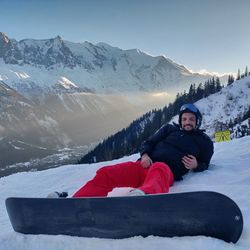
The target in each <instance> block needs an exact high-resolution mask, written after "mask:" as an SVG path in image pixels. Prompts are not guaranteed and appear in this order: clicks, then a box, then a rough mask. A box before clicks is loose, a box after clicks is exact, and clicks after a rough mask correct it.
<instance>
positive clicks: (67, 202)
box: [6, 191, 243, 243]
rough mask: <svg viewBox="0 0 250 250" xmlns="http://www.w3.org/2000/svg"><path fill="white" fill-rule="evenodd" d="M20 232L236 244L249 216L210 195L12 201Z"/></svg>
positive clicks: (9, 201)
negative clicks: (181, 238) (183, 238)
mask: <svg viewBox="0 0 250 250" xmlns="http://www.w3.org/2000/svg"><path fill="white" fill-rule="evenodd" d="M6 208H7V211H8V215H9V218H10V221H11V224H12V226H13V229H14V230H15V231H16V232H20V233H24V234H49V235H57V234H65V235H72V236H83V237H98V238H114V239H120V238H127V237H132V236H139V235H141V236H143V237H146V236H149V235H155V236H163V237H173V236H196V235H204V236H211V237H215V238H218V239H222V240H224V241H227V242H233V243H236V242H237V241H238V239H239V238H240V235H241V233H242V229H243V217H242V213H241V211H240V209H239V207H238V206H237V204H236V203H235V202H234V201H233V200H231V199H230V198H229V197H227V196H225V195H223V194H220V193H216V192H209V191H200V192H187V193H176V194H160V195H146V196H135V197H108V198H107V197H105V198H103V197H95V198H67V199H65V198H57V199H48V198H17V197H11V198H8V199H7V200H6Z"/></svg>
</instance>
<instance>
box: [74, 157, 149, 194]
mask: <svg viewBox="0 0 250 250" xmlns="http://www.w3.org/2000/svg"><path fill="white" fill-rule="evenodd" d="M147 172H148V169H144V168H143V167H142V166H141V164H140V162H139V161H137V162H124V163H120V164H116V165H112V166H107V167H103V168H101V169H99V170H98V171H97V172H96V176H95V177H94V178H93V179H92V180H90V181H89V182H87V183H86V184H85V185H84V186H83V187H82V188H80V189H79V190H78V191H77V192H76V193H75V194H74V195H73V197H94V196H107V194H108V192H110V191H112V189H113V188H115V187H134V188H137V187H139V186H141V185H142V184H143V182H144V180H145V178H146V175H147Z"/></svg>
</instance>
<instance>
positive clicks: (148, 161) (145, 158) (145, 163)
mask: <svg viewBox="0 0 250 250" xmlns="http://www.w3.org/2000/svg"><path fill="white" fill-rule="evenodd" d="M152 163H153V162H152V160H151V158H150V157H149V156H148V154H143V155H142V157H141V165H142V167H143V168H149V167H150V166H151V164H152Z"/></svg>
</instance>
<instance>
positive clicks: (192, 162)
mask: <svg viewBox="0 0 250 250" xmlns="http://www.w3.org/2000/svg"><path fill="white" fill-rule="evenodd" d="M182 163H183V164H184V166H185V168H187V169H195V168H197V166H198V162H197V160H196V158H195V156H193V155H187V156H184V157H183V158H182Z"/></svg>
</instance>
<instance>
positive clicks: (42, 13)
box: [0, 0, 250, 73]
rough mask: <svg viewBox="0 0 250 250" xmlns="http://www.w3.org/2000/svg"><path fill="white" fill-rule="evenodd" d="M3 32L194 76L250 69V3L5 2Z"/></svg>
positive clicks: (145, 0) (195, 0)
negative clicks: (123, 55) (124, 54)
mask: <svg viewBox="0 0 250 250" xmlns="http://www.w3.org/2000/svg"><path fill="white" fill-rule="evenodd" d="M0 9H1V15H0V32H4V33H5V34H6V35H7V36H8V37H10V38H13V39H16V40H18V41H19V40H22V39H26V38H32V39H49V38H53V37H56V36H57V35H59V36H61V37H62V38H63V39H64V40H67V41H71V42H77V43H81V42H84V41H88V42H91V43H94V44H96V43H98V42H105V43H108V44H110V45H111V46H114V47H119V48H121V49H134V48H136V49H140V50H142V51H144V52H146V53H148V54H150V55H153V56H158V55H165V56H166V57H168V58H170V59H171V60H173V61H174V62H176V63H178V64H182V65H185V66H186V67H187V68H188V69H191V70H193V71H196V72H197V71H201V70H207V71H209V72H219V73H224V72H232V73H236V72H237V71H238V69H240V70H241V71H242V72H244V71H245V68H246V66H248V68H249V67H250V47H249V45H250V32H249V24H250V15H249V9H250V0H237V1H235V0H209V1H207V0H124V1H123V0H43V1H40V0H21V1H20V0H0Z"/></svg>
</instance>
